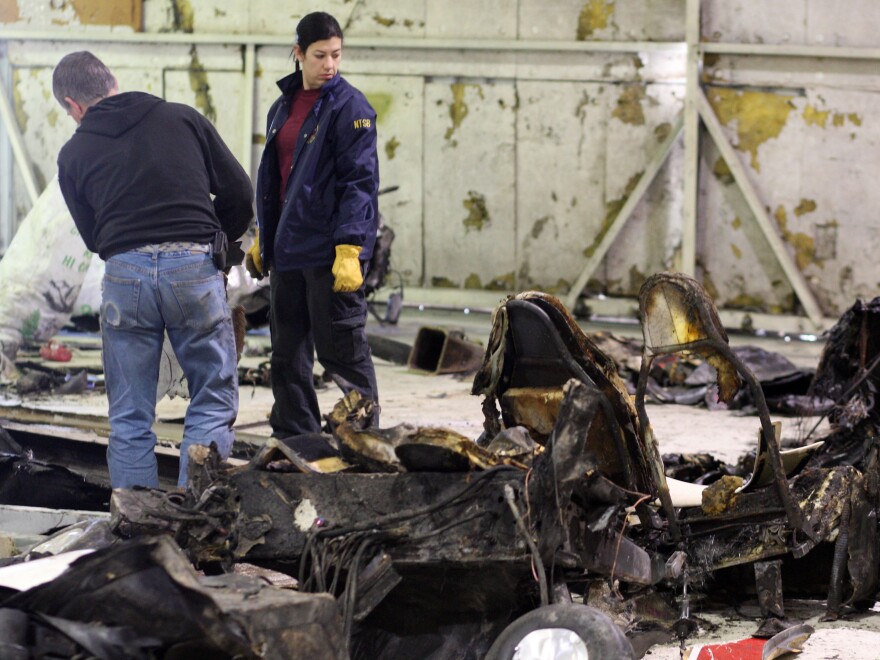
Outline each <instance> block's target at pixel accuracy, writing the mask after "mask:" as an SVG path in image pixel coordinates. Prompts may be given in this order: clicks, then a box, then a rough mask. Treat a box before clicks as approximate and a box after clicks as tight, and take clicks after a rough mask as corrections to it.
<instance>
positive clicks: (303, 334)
mask: <svg viewBox="0 0 880 660" xmlns="http://www.w3.org/2000/svg"><path fill="white" fill-rule="evenodd" d="M333 282H334V277H333V273H332V272H331V271H330V266H324V267H320V268H302V269H299V270H292V271H287V272H277V271H275V270H272V271H270V275H269V287H270V294H269V295H270V302H269V305H270V306H269V324H270V326H269V327H270V332H271V333H272V360H271V364H272V393H273V394H274V396H275V403H274V404H273V406H272V413H271V415H270V417H269V422H270V424H271V425H272V434H273V435H274V436H276V437H288V436H291V435H299V434H302V433H317V432H320V430H321V411H320V410H319V409H318V397H317V395H316V394H315V386H314V380H313V378H312V372H313V369H314V364H315V353H317V356H318V362H320V363H321V365H322V366H323V367H324V368H325V369H326V370H327V371H328V372H329V373H331V374H335V375H337V376H340V377H341V378H342V379H343V380H345V381H347V382H348V383H350V384H351V385H352V386H353V387H354V389H356V390H357V391H358V392H360V393H361V395H362V396H364V397H366V398H368V399H372V400H373V401H375V402H377V403H378V401H379V390H378V388H377V387H376V370H375V368H374V367H373V357H372V355H371V353H370V346H369V344H368V343H367V333H366V327H365V326H366V321H367V303H366V300H365V298H364V288H363V286H361V288H360V289H358V290H357V291H354V292H353V293H334V292H333Z"/></svg>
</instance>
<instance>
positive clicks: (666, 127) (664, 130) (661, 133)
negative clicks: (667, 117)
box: [654, 121, 672, 142]
mask: <svg viewBox="0 0 880 660" xmlns="http://www.w3.org/2000/svg"><path fill="white" fill-rule="evenodd" d="M671 132H672V124H670V123H669V122H668V121H665V122H663V123H662V124H658V125H657V126H655V127H654V137H655V138H657V142H663V140H665V139H666V138H668V137H669V134H670V133H671Z"/></svg>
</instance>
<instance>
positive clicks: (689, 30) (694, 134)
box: [678, 0, 702, 277]
mask: <svg viewBox="0 0 880 660" xmlns="http://www.w3.org/2000/svg"><path fill="white" fill-rule="evenodd" d="M685 21H686V25H685V38H686V39H687V48H688V50H687V61H686V63H685V68H686V72H685V81H686V82H685V96H684V200H683V209H682V211H683V214H682V215H683V217H682V228H681V263H680V264H679V265H678V270H680V271H681V272H683V273H685V274H686V275H690V276H691V277H693V276H695V275H696V269H697V223H698V221H699V211H698V199H699V194H700V185H699V172H700V113H699V111H698V110H697V101H696V94H697V90H699V89H700V65H701V63H702V55H701V54H700V50H699V49H700V0H687V8H686V10H685Z"/></svg>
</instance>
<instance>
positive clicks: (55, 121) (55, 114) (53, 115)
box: [46, 108, 59, 128]
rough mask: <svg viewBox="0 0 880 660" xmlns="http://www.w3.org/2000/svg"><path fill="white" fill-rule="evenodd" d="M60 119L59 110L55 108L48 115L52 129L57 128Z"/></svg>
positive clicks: (47, 118)
mask: <svg viewBox="0 0 880 660" xmlns="http://www.w3.org/2000/svg"><path fill="white" fill-rule="evenodd" d="M58 117H59V115H58V111H57V110H55V109H54V108H53V109H52V110H50V111H49V114H47V115H46V121H47V122H48V124H49V126H50V127H52V128H55V126H56V125H57V124H58Z"/></svg>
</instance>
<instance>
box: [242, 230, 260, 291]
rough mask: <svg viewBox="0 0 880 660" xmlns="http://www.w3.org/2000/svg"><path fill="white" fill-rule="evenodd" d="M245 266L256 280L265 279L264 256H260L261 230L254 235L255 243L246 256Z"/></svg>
mask: <svg viewBox="0 0 880 660" xmlns="http://www.w3.org/2000/svg"><path fill="white" fill-rule="evenodd" d="M244 267H245V269H247V272H248V273H250V275H251V277H253V278H254V279H255V280H261V279H263V257H261V256H260V230H259V229H257V235H256V236H254V244H253V245H251V247H250V249H249V250H248V251H247V254H246V255H245V257H244Z"/></svg>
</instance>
